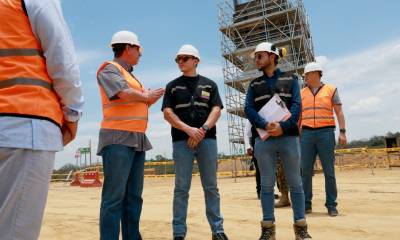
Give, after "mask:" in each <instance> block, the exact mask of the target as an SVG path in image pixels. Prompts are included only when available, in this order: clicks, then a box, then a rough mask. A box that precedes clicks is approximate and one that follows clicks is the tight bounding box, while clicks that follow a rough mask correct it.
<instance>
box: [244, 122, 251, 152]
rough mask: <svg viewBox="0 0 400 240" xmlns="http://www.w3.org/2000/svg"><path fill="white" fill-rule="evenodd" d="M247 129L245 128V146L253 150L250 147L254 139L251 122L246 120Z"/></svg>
mask: <svg viewBox="0 0 400 240" xmlns="http://www.w3.org/2000/svg"><path fill="white" fill-rule="evenodd" d="M245 124H246V125H245V127H244V146H245V147H246V150H247V149H253V148H252V147H251V145H250V138H251V137H252V134H251V123H250V121H249V120H247V119H246V123H245Z"/></svg>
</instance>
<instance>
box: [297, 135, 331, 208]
mask: <svg viewBox="0 0 400 240" xmlns="http://www.w3.org/2000/svg"><path fill="white" fill-rule="evenodd" d="M334 150H335V132H334V129H332V128H325V129H314V130H310V129H303V131H302V135H301V152H302V157H301V170H302V180H303V186H304V194H305V206H306V208H311V205H312V203H311V200H312V196H313V194H312V176H313V171H314V164H315V159H316V156H317V154H318V156H319V158H320V160H321V165H322V169H323V171H324V176H325V192H326V202H325V206H326V207H327V208H330V207H336V205H337V203H336V198H337V187H336V177H335V152H334Z"/></svg>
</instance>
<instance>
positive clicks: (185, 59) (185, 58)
mask: <svg viewBox="0 0 400 240" xmlns="http://www.w3.org/2000/svg"><path fill="white" fill-rule="evenodd" d="M193 58H194V57H191V56H183V57H176V58H175V62H176V63H180V62H181V61H182V62H183V63H185V62H187V61H188V60H189V59H193Z"/></svg>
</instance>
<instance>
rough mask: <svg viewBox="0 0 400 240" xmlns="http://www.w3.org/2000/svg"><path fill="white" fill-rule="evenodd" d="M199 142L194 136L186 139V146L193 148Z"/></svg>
mask: <svg viewBox="0 0 400 240" xmlns="http://www.w3.org/2000/svg"><path fill="white" fill-rule="evenodd" d="M199 143H200V142H198V141H196V140H195V139H194V138H189V139H188V147H189V148H191V149H195V148H196V147H197V145H199Z"/></svg>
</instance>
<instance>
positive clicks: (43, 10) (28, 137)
mask: <svg viewBox="0 0 400 240" xmlns="http://www.w3.org/2000/svg"><path fill="white" fill-rule="evenodd" d="M24 2H25V7H26V11H27V13H28V17H29V21H30V24H31V27H32V31H33V34H34V35H35V36H36V38H37V39H38V40H39V42H40V44H41V46H42V50H43V53H44V56H45V58H46V66H47V71H48V73H49V76H50V78H51V79H52V80H53V87H54V90H55V91H56V93H57V95H58V96H59V98H60V101H61V104H62V106H63V113H64V117H65V118H66V119H67V120H68V119H72V117H73V116H71V115H70V116H69V115H68V114H69V113H68V112H69V111H68V109H72V110H74V111H76V112H78V113H79V114H81V113H82V107H83V103H84V99H83V95H82V90H81V81H80V72H79V65H78V59H77V56H76V53H75V48H74V44H73V42H72V37H71V34H70V31H69V29H68V26H67V24H66V22H65V20H64V17H63V14H62V11H61V5H60V2H59V1H58V0H24ZM0 147H9V148H26V149H32V150H43V151H60V150H62V149H63V144H62V134H61V130H60V128H59V127H58V126H56V125H55V124H54V123H51V122H49V121H46V120H40V119H29V118H22V117H7V116H3V117H0Z"/></svg>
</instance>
